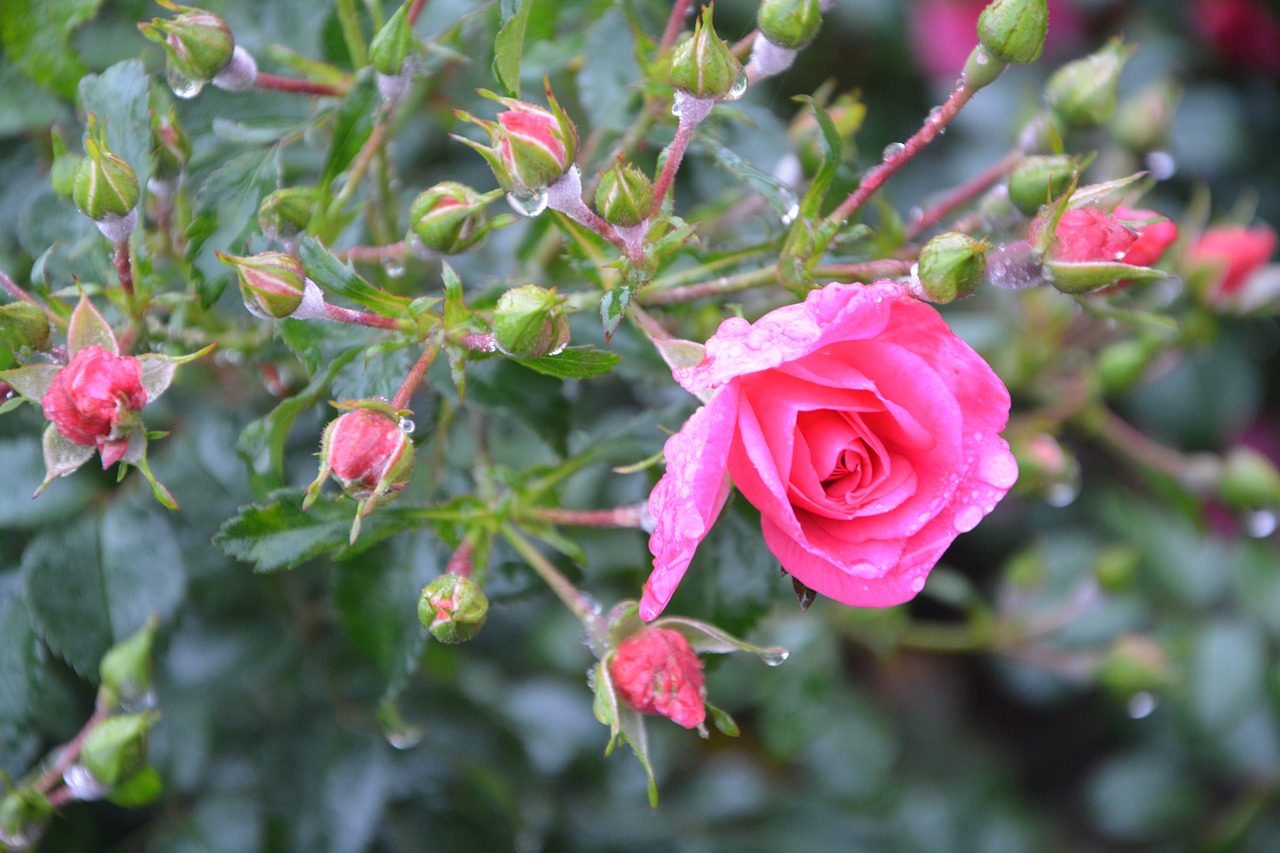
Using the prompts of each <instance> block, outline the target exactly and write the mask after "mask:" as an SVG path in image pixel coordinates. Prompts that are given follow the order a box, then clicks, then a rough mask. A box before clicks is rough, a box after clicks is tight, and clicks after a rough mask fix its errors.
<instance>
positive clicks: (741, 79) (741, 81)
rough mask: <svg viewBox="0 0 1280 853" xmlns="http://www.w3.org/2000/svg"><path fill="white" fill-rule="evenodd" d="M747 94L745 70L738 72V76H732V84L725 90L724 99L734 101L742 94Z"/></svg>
mask: <svg viewBox="0 0 1280 853" xmlns="http://www.w3.org/2000/svg"><path fill="white" fill-rule="evenodd" d="M745 94H747V70H746V69H745V68H744V69H743V70H741V71H739V72H738V76H737V77H735V78H734V80H733V85H732V86H730V87H729V91H728V92H725V94H724V99H725V100H726V101H736V100H738V99H739V98H741V97H742V96H743V95H745Z"/></svg>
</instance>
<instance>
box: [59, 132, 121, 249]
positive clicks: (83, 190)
mask: <svg viewBox="0 0 1280 853" xmlns="http://www.w3.org/2000/svg"><path fill="white" fill-rule="evenodd" d="M84 148H85V158H84V159H83V160H81V161H80V165H79V166H78V167H76V172H75V176H74V178H73V179H72V183H71V198H72V200H73V201H75V203H76V207H78V208H80V212H81V213H83V214H84V215H85V216H87V217H89V218H90V219H92V220H93V221H94V222H97V223H103V222H111V221H120V220H124V219H126V218H128V217H129V216H130V214H132V213H134V207H135V206H136V205H137V203H138V176H137V175H136V174H135V173H134V171H133V167H132V166H130V165H129V164H128V163H126V162H125V161H123V160H121V159H120V158H119V157H117V156H116V155H114V154H112V153H111V151H110V150H109V149H108V148H107V140H106V137H105V129H104V127H103V125H102V124H101V123H100V122H99V121H98V120H97V117H96V116H94V115H93V114H90V115H89V135H88V136H87V137H86V138H85V141H84ZM135 221H136V217H135ZM132 231H133V228H132V226H130V227H129V229H128V232H126V235H125V236H126V237H127V236H128V233H131V232H132ZM117 242H118V241H117Z"/></svg>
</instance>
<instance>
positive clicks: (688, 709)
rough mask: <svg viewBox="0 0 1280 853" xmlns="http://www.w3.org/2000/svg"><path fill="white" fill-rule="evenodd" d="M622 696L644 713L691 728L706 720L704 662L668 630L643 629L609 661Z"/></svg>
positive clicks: (624, 643) (674, 632)
mask: <svg viewBox="0 0 1280 853" xmlns="http://www.w3.org/2000/svg"><path fill="white" fill-rule="evenodd" d="M609 675H610V676H611V677H612V678H613V685H614V687H615V688H617V691H618V695H619V696H620V697H622V699H623V701H625V702H626V703H627V704H628V705H630V706H631V707H632V708H635V709H636V710H637V711H639V712H640V713H642V714H661V715H662V716H664V717H668V718H670V719H671V720H673V721H675V722H677V723H679V724H680V725H682V726H684V727H685V728H686V729H692V728H695V727H697V726H700V725H702V721H703V720H705V719H706V717H707V708H706V686H705V682H704V679H703V675H702V661H700V660H699V659H698V655H697V654H695V653H694V651H693V648H692V647H691V646H690V645H689V641H688V640H686V639H685V638H684V635H683V634H681V633H680V632H679V631H673V630H671V629H670V628H643V629H641V630H639V631H637V632H636V633H634V634H632V635H631V636H629V637H627V638H626V639H625V640H623V641H622V642H621V643H619V644H618V649H617V651H616V652H614V655H613V658H612V659H611V660H610V661H609Z"/></svg>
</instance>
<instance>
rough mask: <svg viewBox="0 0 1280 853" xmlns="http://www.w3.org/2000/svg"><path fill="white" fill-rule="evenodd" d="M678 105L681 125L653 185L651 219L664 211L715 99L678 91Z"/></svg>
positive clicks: (678, 126)
mask: <svg viewBox="0 0 1280 853" xmlns="http://www.w3.org/2000/svg"><path fill="white" fill-rule="evenodd" d="M676 105H677V106H679V107H680V123H679V124H677V125H676V137H675V139H673V140H671V145H670V146H669V147H668V148H667V159H666V160H664V161H663V163H662V172H661V173H660V174H659V175H658V179H657V180H656V181H654V183H653V206H652V207H650V208H649V217H650V218H651V219H652V218H653V217H655V216H657V215H658V214H659V213H660V212H661V211H662V202H663V201H665V200H666V197H667V191H668V190H670V189H671V182H672V181H674V180H675V179H676V172H677V171H679V169H680V161H681V160H683V159H684V152H685V150H686V149H687V148H688V147H689V140H691V139H693V132H694V130H696V129H697V127H698V125H699V123H701V122H702V120H703V119H704V118H706V117H707V116H708V115H709V114H710V113H711V108H712V107H713V106H715V99H714V98H695V97H694V96H693V95H690V94H689V93H688V92H684V91H681V90H680V89H677V90H676Z"/></svg>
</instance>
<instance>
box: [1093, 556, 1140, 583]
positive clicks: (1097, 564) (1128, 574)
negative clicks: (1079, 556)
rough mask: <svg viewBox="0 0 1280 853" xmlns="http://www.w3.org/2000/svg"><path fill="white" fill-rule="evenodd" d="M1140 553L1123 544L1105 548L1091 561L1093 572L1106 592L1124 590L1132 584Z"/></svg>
mask: <svg viewBox="0 0 1280 853" xmlns="http://www.w3.org/2000/svg"><path fill="white" fill-rule="evenodd" d="M1141 560H1142V555H1141V553H1140V552H1139V551H1138V550H1137V549H1135V548H1130V547H1128V546H1125V545H1116V546H1114V547H1112V548H1107V549H1105V550H1103V551H1102V553H1100V554H1099V555H1098V559H1096V560H1095V561H1094V563H1093V574H1094V576H1095V577H1097V579H1098V583H1099V585H1101V587H1102V588H1103V589H1105V590H1106V591H1107V592H1124V591H1125V590H1127V589H1130V588H1131V587H1132V586H1133V580H1134V578H1135V577H1136V576H1137V574H1138V564H1139V563H1140V562H1141Z"/></svg>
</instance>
